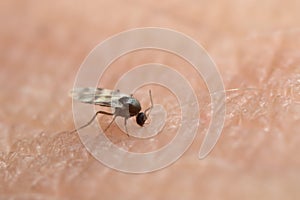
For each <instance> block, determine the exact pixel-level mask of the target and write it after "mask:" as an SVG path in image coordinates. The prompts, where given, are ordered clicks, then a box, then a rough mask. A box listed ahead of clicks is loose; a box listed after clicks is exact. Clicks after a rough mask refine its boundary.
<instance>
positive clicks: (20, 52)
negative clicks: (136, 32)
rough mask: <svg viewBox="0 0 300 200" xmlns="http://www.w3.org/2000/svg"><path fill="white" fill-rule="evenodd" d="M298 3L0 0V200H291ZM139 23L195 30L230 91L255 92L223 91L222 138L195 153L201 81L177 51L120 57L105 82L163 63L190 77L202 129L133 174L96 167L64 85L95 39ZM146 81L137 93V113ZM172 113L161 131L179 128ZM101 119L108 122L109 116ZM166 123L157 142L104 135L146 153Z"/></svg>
mask: <svg viewBox="0 0 300 200" xmlns="http://www.w3.org/2000/svg"><path fill="white" fill-rule="evenodd" d="M242 2H243V3H242ZM299 6H300V5H299V2H298V1H292V0H291V1H264V2H256V1H228V2H227V1H226V2H225V1H200V2H196V1H188V2H184V3H182V2H179V1H169V2H161V1H160V2H156V1H149V2H143V3H142V2H140V1H128V2H127V1H126V2H125V1H107V2H96V1H95V2H93V1H89V3H87V2H83V1H82V2H77V1H76V2H74V1H68V0H62V1H56V2H55V3H54V2H53V1H43V2H42V1H30V0H29V1H17V0H11V1H1V3H0V16H1V17H0V20H1V21H0V23H1V30H0V43H1V45H0V64H1V66H0V77H1V78H0V85H1V86H0V87H1V96H0V104H1V111H0V130H1V133H0V152H1V153H0V199H10V198H12V199H200V198H202V199H297V197H299V195H300V192H299V185H300V173H299V167H300V159H299V153H300V148H299V143H300V137H299V130H300V126H299V121H300V94H299V92H300V89H299V88H300V86H299V85H300V68H299V66H300V57H299V45H300V39H299V38H300V30H299V29H297V28H298V27H299V22H300V20H299V17H300V16H299V14H298V13H299V12H298V8H299ZM144 26H159V27H165V28H172V29H174V30H177V31H180V32H183V33H185V34H187V35H189V36H191V37H193V38H194V39H195V40H196V41H197V42H199V43H201V44H202V45H203V46H204V48H205V49H206V50H207V51H208V53H209V54H210V55H211V57H212V59H213V60H214V61H215V62H216V64H217V65H218V67H219V70H220V73H221V75H222V77H223V80H224V84H225V87H226V88H227V89H229V88H257V90H253V91H252V90H240V91H236V92H229V93H228V97H227V100H226V103H227V115H226V122H225V127H224V131H223V133H222V136H221V138H220V140H219V142H218V144H217V146H216V147H215V148H214V150H213V152H212V153H211V154H210V155H209V156H208V157H207V158H205V159H204V160H198V157H197V154H198V151H199V147H200V145H201V142H202V141H203V138H204V134H205V133H206V130H207V127H208V125H209V120H210V112H209V111H210V106H209V98H208V93H207V91H206V88H205V84H204V82H203V81H201V80H199V78H197V77H194V75H193V74H194V73H193V71H192V69H190V68H189V67H188V64H187V63H185V62H184V61H182V60H180V59H179V58H176V57H175V56H174V55H168V54H166V53H163V52H154V51H149V52H145V51H141V52H135V53H134V54H129V55H126V56H125V57H126V58H125V57H124V58H120V59H119V60H118V61H116V62H115V63H113V64H112V68H111V69H109V70H108V71H107V72H106V73H107V74H108V75H107V76H104V78H103V79H102V80H101V83H102V84H103V85H104V86H107V87H109V86H110V85H111V84H112V83H115V82H116V81H117V80H118V77H120V76H121V75H122V74H123V73H125V72H126V71H128V70H129V69H131V68H132V67H134V66H137V65H139V64H143V63H146V62H159V63H164V64H168V65H170V66H174V68H175V69H176V70H178V71H179V72H181V73H182V74H183V75H185V76H188V77H189V80H190V81H191V85H192V86H193V88H195V91H196V94H197V97H198V99H201V101H200V106H199V108H200V109H201V111H202V112H201V114H200V119H201V126H200V128H199V130H198V135H197V137H196V139H195V141H194V142H193V144H192V145H191V147H190V148H189V149H188V151H187V152H186V153H185V154H184V155H183V157H181V158H180V159H179V160H178V161H177V162H176V163H175V164H173V165H171V166H169V167H167V168H165V169H163V170H160V171H157V172H154V173H148V174H141V175H132V174H125V173H121V172H118V171H115V170H112V169H110V168H108V167H106V166H104V165H102V164H101V163H99V162H98V161H97V160H96V159H94V158H93V157H92V156H91V155H90V154H89V153H88V152H87V150H86V149H85V148H84V146H83V145H82V143H81V142H80V139H79V137H78V135H77V133H69V131H70V130H72V129H73V128H74V123H73V117H72V102H71V99H70V98H69V97H68V91H69V90H70V89H71V88H72V85H73V82H74V79H75V75H76V72H77V70H78V69H79V66H80V64H81V63H82V61H83V59H84V58H85V57H86V55H87V54H88V53H89V52H90V50H91V49H92V48H93V47H94V46H96V45H97V44H98V43H99V42H101V41H103V40H104V39H106V38H107V37H109V36H111V35H113V34H116V33H119V32H120V31H124V30H127V29H130V28H136V27H144ZM116 66H122V67H119V68H116ZM114 67H115V68H114ZM149 88H151V87H145V88H144V89H141V90H139V91H137V94H136V96H137V98H138V99H140V101H141V102H142V106H143V108H144V109H145V108H146V107H147V106H148V105H149V98H148V96H147V95H145V93H143V91H147V92H148V89H149ZM152 88H153V101H154V102H161V103H162V104H165V105H167V104H172V105H173V103H176V100H174V97H172V94H170V93H168V92H167V91H164V89H163V88H160V87H158V86H153V87H152ZM146 94H147V93H146ZM154 94H155V95H154ZM164 95H166V96H168V97H165V96H164ZM171 111H172V110H171V109H170V112H171ZM177 111H178V110H176V109H175V110H173V112H172V113H171V114H173V115H170V117H168V118H167V122H168V127H175V128H176V127H177V125H178V119H179V117H178V112H177ZM99 119H100V123H104V124H105V123H106V124H107V123H109V120H110V119H111V118H110V117H109V116H105V117H100V118H99ZM172 130H173V129H170V132H169V133H168V131H165V133H166V134H164V135H159V136H157V137H156V138H155V139H154V140H153V141H152V142H149V141H148V142H147V141H138V140H136V139H134V138H128V137H127V136H126V134H124V133H122V132H121V131H120V130H119V129H118V128H117V126H115V125H114V126H112V127H111V128H110V129H109V130H108V132H107V133H106V134H107V136H108V137H109V138H110V139H111V140H112V141H113V142H114V143H115V144H116V145H119V146H124V148H127V149H128V150H130V151H135V152H147V151H148V150H154V149H157V148H159V147H161V146H164V145H165V144H167V143H168V141H170V139H172V138H173V137H174V133H175V132H172ZM128 146H129V147H128Z"/></svg>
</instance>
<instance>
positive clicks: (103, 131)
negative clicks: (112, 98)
mask: <svg viewBox="0 0 300 200" xmlns="http://www.w3.org/2000/svg"><path fill="white" fill-rule="evenodd" d="M116 117H117V115H114V117H113V119H112V120H111V122H110V123H109V124H108V126H107V127H106V128H105V129H104V131H103V132H105V131H106V130H107V129H108V128H109V127H110V126H111V125H112V123H113V122H114V121H115V119H116Z"/></svg>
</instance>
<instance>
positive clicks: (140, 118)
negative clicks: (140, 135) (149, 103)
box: [136, 112, 147, 126]
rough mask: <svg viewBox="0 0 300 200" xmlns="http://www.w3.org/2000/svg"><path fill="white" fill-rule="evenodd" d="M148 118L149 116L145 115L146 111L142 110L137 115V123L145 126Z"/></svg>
mask: <svg viewBox="0 0 300 200" xmlns="http://www.w3.org/2000/svg"><path fill="white" fill-rule="evenodd" d="M146 120H147V116H146V115H145V113H143V112H140V113H139V114H138V115H137V116H136V123H137V124H138V125H140V126H143V125H144V123H145V121H146Z"/></svg>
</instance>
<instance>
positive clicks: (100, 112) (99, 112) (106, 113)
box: [70, 110, 115, 133]
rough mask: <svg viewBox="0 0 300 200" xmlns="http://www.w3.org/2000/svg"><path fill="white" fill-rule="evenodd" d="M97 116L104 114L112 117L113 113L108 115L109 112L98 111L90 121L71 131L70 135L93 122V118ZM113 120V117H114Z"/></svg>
mask: <svg viewBox="0 0 300 200" xmlns="http://www.w3.org/2000/svg"><path fill="white" fill-rule="evenodd" d="M98 114H104V115H114V114H113V113H109V112H105V111H101V110H100V111H98V112H96V113H95V114H94V116H93V117H92V119H90V121H88V122H87V123H86V124H84V125H82V126H81V127H79V128H77V129H74V130H73V131H71V132H70V133H74V132H76V131H79V130H81V129H83V128H85V127H87V126H89V125H90V124H91V123H92V122H93V121H94V120H95V118H96V117H97V115H98ZM114 118H115V117H114Z"/></svg>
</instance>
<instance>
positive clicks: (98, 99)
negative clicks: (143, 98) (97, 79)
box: [70, 88, 130, 108]
mask: <svg viewBox="0 0 300 200" xmlns="http://www.w3.org/2000/svg"><path fill="white" fill-rule="evenodd" d="M70 96H71V97H72V99H74V100H77V101H80V102H83V103H89V104H95V105H100V106H106V107H112V108H116V107H122V106H123V104H122V103H121V102H120V101H119V99H120V98H121V97H124V96H128V97H130V96H129V95H127V94H122V93H120V92H119V91H118V90H109V89H103V88H75V89H73V90H72V91H71V92H70Z"/></svg>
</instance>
